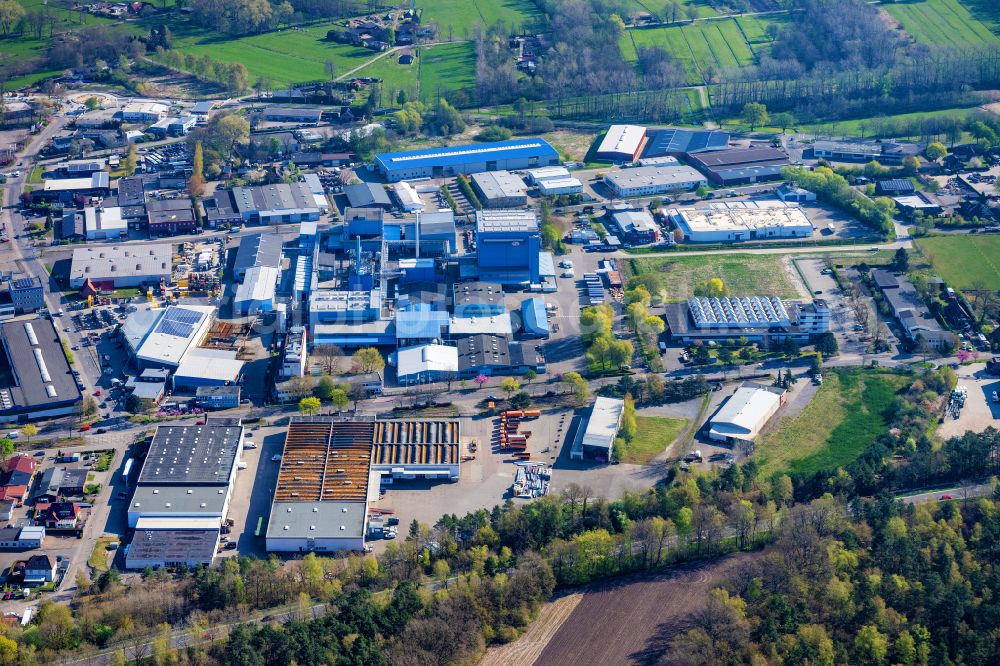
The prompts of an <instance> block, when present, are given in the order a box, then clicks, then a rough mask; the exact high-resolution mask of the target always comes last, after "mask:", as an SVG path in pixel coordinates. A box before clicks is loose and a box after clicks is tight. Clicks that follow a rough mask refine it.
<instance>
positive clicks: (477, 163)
mask: <svg viewBox="0 0 1000 666" xmlns="http://www.w3.org/2000/svg"><path fill="white" fill-rule="evenodd" d="M558 164H559V153H557V152H556V149H555V148H553V147H552V146H551V145H549V143H548V142H547V141H545V140H544V139H540V138H531V139H514V140H511V141H497V142H495V143H480V144H474V145H467V146H449V147H444V148H427V149H423V150H410V151H406V152H399V153H380V154H379V155H376V156H375V167H376V168H377V169H378V171H379V172H380V173H381V174H382V175H383V176H384V177H385V178H386V180H388V181H390V182H395V181H398V180H406V179H410V178H445V177H448V176H456V175H458V174H460V173H466V174H472V173H479V172H481V171H499V170H515V169H535V168H538V167H546V166H556V165H558Z"/></svg>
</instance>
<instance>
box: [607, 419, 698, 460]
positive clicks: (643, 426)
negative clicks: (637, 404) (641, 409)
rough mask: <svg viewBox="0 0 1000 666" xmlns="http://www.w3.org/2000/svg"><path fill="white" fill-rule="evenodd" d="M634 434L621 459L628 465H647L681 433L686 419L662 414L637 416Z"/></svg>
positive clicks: (686, 421) (686, 422) (685, 424)
mask: <svg viewBox="0 0 1000 666" xmlns="http://www.w3.org/2000/svg"><path fill="white" fill-rule="evenodd" d="M636 423H637V424H638V428H637V429H636V436H635V439H633V440H632V441H631V442H629V444H628V446H627V447H626V451H625V454H624V455H623V456H622V459H621V461H622V462H623V463H628V464H630V465H648V464H649V463H650V462H652V461H653V458H655V457H656V456H658V455H660V454H661V453H663V451H664V450H666V448H667V447H668V446H670V445H671V444H672V443H673V441H674V440H675V439H677V437H678V436H679V435H680V434H681V432H682V431H683V430H684V428H685V427H686V426H687V424H688V420H687V419H679V418H666V417H662V416H637V417H636Z"/></svg>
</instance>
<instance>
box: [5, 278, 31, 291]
mask: <svg viewBox="0 0 1000 666" xmlns="http://www.w3.org/2000/svg"><path fill="white" fill-rule="evenodd" d="M11 284H13V285H14V287H15V288H16V289H27V288H28V287H34V286H35V284H36V283H35V278H33V277H30V278H15V279H14V280H12V281H11Z"/></svg>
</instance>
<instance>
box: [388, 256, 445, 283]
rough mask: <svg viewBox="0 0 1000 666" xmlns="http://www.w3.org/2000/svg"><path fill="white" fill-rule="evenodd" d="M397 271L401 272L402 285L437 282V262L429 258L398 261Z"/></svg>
mask: <svg viewBox="0 0 1000 666" xmlns="http://www.w3.org/2000/svg"><path fill="white" fill-rule="evenodd" d="M399 270H401V271H403V280H402V281H403V282H404V283H409V282H438V272H437V262H436V261H435V260H434V259H432V258H430V257H417V258H415V259H400V260H399ZM441 277H442V278H443V277H444V276H443V275H442V276H441Z"/></svg>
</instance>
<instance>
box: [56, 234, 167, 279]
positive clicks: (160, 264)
mask: <svg viewBox="0 0 1000 666" xmlns="http://www.w3.org/2000/svg"><path fill="white" fill-rule="evenodd" d="M171 256H172V249H171V246H170V245H168V244H163V245H159V244H146V243H143V244H141V245H111V246H108V245H99V246H94V247H78V248H76V249H75V250H73V263H72V265H71V267H70V270H69V279H70V282H71V283H73V282H74V281H81V280H85V279H87V278H90V279H92V280H107V279H116V278H125V277H137V276H138V277H145V276H148V277H159V276H161V275H167V276H169V275H170V268H171Z"/></svg>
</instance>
